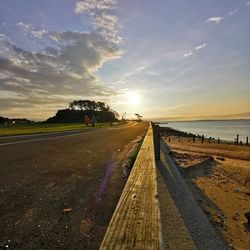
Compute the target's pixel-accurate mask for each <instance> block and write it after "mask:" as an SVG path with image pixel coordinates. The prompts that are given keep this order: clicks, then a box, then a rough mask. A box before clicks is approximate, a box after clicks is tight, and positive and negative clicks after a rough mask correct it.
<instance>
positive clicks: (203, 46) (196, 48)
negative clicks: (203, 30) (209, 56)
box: [194, 43, 207, 50]
mask: <svg viewBox="0 0 250 250" xmlns="http://www.w3.org/2000/svg"><path fill="white" fill-rule="evenodd" d="M206 46H207V44H206V43H203V44H201V45H198V46H197V47H195V48H194V49H195V50H199V49H203V48H205V47H206Z"/></svg>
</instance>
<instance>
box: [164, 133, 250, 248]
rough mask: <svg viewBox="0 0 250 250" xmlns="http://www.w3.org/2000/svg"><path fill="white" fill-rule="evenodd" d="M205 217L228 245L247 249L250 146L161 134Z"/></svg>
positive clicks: (249, 244)
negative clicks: (194, 140)
mask: <svg viewBox="0 0 250 250" xmlns="http://www.w3.org/2000/svg"><path fill="white" fill-rule="evenodd" d="M165 141H166V142H167V144H168V146H169V147H170V149H171V150H172V153H171V154H172V156H173V158H174V160H175V161H176V163H177V164H178V165H179V166H180V169H181V172H182V174H183V175H184V177H185V178H186V181H187V183H188V184H189V185H190V187H191V190H192V191H193V194H194V195H195V197H196V200H197V201H198V202H199V203H200V205H201V207H202V208H203V210H204V212H205V213H206V215H207V216H208V218H209V220H210V221H211V222H212V224H214V226H215V227H216V228H217V229H218V230H219V232H220V233H221V234H222V236H223V238H224V239H225V241H226V242H227V244H228V246H229V247H231V248H232V249H250V228H249V225H248V224H247V219H246V217H245V215H244V214H245V213H246V212H250V147H249V146H241V145H229V144H226V143H223V144H217V143H216V142H213V143H211V144H209V143H208V142H207V141H206V142H204V143H201V142H200V141H196V142H195V143H193V142H192V141H191V140H190V139H188V138H183V137H181V138H178V137H170V142H169V138H165Z"/></svg>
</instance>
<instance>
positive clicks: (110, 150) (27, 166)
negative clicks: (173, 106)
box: [0, 123, 148, 249]
mask: <svg viewBox="0 0 250 250" xmlns="http://www.w3.org/2000/svg"><path fill="white" fill-rule="evenodd" d="M147 128H148V124H146V123H138V124H130V125H129V126H123V127H115V128H106V129H98V130H93V131H71V132H70V131H67V132H58V133H49V134H37V135H26V136H13V137H1V138H0V248H2V247H3V248H6V247H8V248H9V249H97V248H98V246H99V244H100V242H101V240H102V237H103V235H104V233H105V230H106V227H107V226H108V223H109V221H110V218H111V216H112V214H113V211H114V209H115V207H116V205H117V202H118V200H119V197H120V194H121V192H122V190H123V187H124V185H125V182H126V180H125V179H123V178H122V167H121V165H122V163H123V162H124V161H125V160H126V159H127V157H128V152H129V151H130V149H131V148H132V146H133V145H134V144H136V143H137V142H138V141H139V140H140V137H142V136H143V135H144V134H145V133H146V130H147Z"/></svg>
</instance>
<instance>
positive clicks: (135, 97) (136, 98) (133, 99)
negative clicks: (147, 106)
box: [126, 91, 141, 105]
mask: <svg viewBox="0 0 250 250" xmlns="http://www.w3.org/2000/svg"><path fill="white" fill-rule="evenodd" d="M126 97H127V102H128V104H129V105H139V104H140V103H141V95H140V94H139V93H138V92H135V91H129V92H127V93H126Z"/></svg>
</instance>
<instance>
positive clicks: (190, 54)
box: [183, 51, 193, 57]
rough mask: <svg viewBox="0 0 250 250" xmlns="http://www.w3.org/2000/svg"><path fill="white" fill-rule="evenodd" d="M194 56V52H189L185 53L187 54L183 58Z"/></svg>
mask: <svg viewBox="0 0 250 250" xmlns="http://www.w3.org/2000/svg"><path fill="white" fill-rule="evenodd" d="M192 55H193V52H192V51H189V52H187V53H185V54H184V55H183V57H189V56H192Z"/></svg>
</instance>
